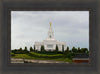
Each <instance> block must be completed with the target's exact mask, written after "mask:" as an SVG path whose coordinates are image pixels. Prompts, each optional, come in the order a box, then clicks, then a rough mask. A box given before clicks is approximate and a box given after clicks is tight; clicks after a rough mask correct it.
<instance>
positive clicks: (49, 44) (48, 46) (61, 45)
mask: <svg viewBox="0 0 100 74" xmlns="http://www.w3.org/2000/svg"><path fill="white" fill-rule="evenodd" d="M34 45H35V49H36V50H38V51H40V50H41V46H44V48H45V50H47V51H48V50H51V51H52V50H55V49H56V46H58V50H59V51H62V50H65V49H66V43H65V42H60V41H58V40H56V39H55V38H54V33H53V30H52V27H51V22H50V27H49V31H48V37H47V39H45V40H43V41H42V42H35V44H34Z"/></svg>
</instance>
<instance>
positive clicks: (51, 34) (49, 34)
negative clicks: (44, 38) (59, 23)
mask: <svg viewBox="0 0 100 74" xmlns="http://www.w3.org/2000/svg"><path fill="white" fill-rule="evenodd" d="M49 24H50V27H49V31H48V39H53V38H54V35H53V31H52V27H51V22H50V23H49Z"/></svg>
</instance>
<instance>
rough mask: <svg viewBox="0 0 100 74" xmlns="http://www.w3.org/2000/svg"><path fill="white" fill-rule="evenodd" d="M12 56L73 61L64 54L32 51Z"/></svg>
mask: <svg viewBox="0 0 100 74" xmlns="http://www.w3.org/2000/svg"><path fill="white" fill-rule="evenodd" d="M11 58H22V59H36V60H55V61H63V62H69V63H72V62H73V61H72V59H69V58H65V57H63V54H52V55H51V54H40V53H35V52H30V53H29V54H15V55H14V56H11Z"/></svg>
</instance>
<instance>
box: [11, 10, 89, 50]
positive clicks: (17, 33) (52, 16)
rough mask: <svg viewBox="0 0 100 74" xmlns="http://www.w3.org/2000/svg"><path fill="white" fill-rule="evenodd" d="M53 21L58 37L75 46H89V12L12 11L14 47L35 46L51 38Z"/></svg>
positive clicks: (55, 35)
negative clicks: (36, 42) (50, 29)
mask: <svg viewBox="0 0 100 74" xmlns="http://www.w3.org/2000/svg"><path fill="white" fill-rule="evenodd" d="M49 22H52V28H53V31H54V37H55V39H57V40H58V41H65V42H66V45H67V46H69V48H70V49H71V48H72V47H73V46H75V47H76V48H77V47H80V48H89V12H88V11H12V12H11V49H18V48H20V47H22V48H24V47H25V46H27V47H28V48H29V47H30V46H32V47H33V45H34V42H35V41H42V40H45V39H46V38H47V35H48V30H49V26H50V25H49Z"/></svg>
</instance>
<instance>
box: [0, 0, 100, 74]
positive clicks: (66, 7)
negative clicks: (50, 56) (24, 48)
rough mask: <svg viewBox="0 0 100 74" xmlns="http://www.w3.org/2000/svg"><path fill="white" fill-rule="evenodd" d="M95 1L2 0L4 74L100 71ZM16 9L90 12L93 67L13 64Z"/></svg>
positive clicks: (1, 65)
mask: <svg viewBox="0 0 100 74" xmlns="http://www.w3.org/2000/svg"><path fill="white" fill-rule="evenodd" d="M98 3H99V2H98V1H95V0H92V1H90V0H88V1H85V0H81V1H79V0H75V1H74V0H71V1H68V0H63V1H60V0H59V1H53V0H51V1H45V0H42V1H36V0H33V1H23V0H21V1H11V0H8V1H6V0H3V1H0V10H1V11H0V68H1V72H2V74H13V73H14V74H18V73H20V74H28V73H29V74H39V73H40V74H62V73H63V74H66V73H69V74H73V73H74V74H83V73H85V74H97V73H100V72H99V70H100V69H99V52H100V51H99V32H100V31H99V16H98V15H99V10H98V9H99V7H98ZM12 10H15V11H17V10H21V11H22V10H23V11H25V10H28V11H30V10H34V11H49V10H50V11H76V10H78V11H89V13H90V23H89V49H90V61H91V62H90V64H11V63H10V50H9V49H10V48H11V22H10V21H11V19H10V18H11V17H10V16H11V15H10V11H12Z"/></svg>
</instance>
